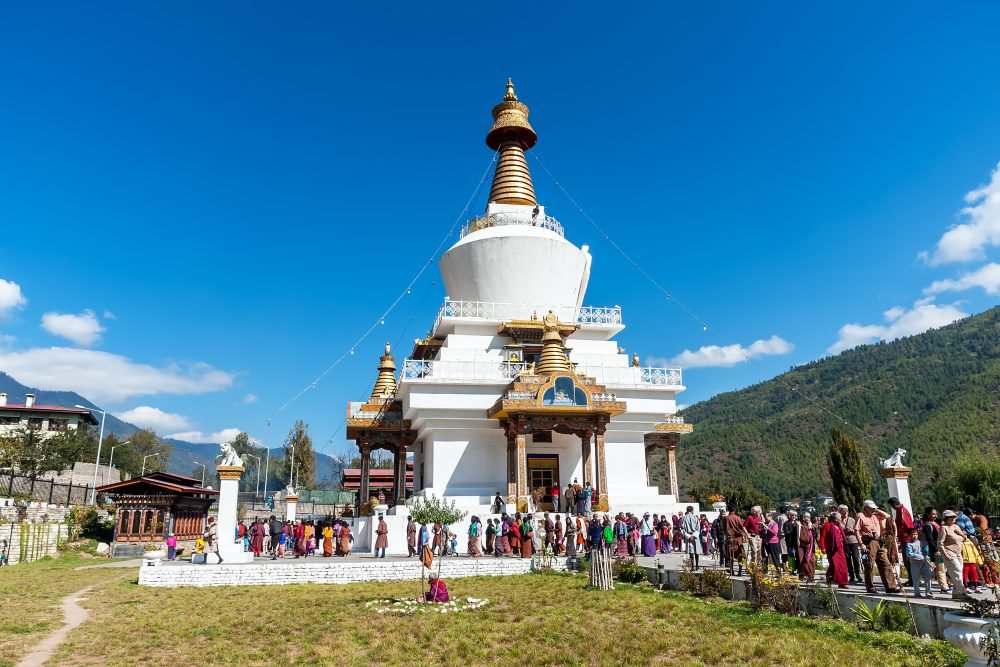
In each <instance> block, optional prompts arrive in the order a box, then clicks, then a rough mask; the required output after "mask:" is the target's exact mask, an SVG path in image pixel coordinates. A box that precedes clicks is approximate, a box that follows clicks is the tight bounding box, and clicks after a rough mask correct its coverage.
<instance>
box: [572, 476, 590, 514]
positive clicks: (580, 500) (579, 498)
mask: <svg viewBox="0 0 1000 667" xmlns="http://www.w3.org/2000/svg"><path fill="white" fill-rule="evenodd" d="M573 491H574V497H575V499H576V513H577V514H586V513H587V512H588V511H589V510H590V508H589V507H587V498H586V496H585V495H584V492H583V487H582V486H580V485H579V483H577V481H576V480H575V479H574V480H573Z"/></svg>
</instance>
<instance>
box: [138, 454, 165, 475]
mask: <svg viewBox="0 0 1000 667" xmlns="http://www.w3.org/2000/svg"><path fill="white" fill-rule="evenodd" d="M161 453H162V452H156V453H155V454H146V455H145V456H143V457H142V472H141V473H139V477H142V476H143V475H145V474H146V459H151V458H153V457H154V456H159V455H160V454H161Z"/></svg>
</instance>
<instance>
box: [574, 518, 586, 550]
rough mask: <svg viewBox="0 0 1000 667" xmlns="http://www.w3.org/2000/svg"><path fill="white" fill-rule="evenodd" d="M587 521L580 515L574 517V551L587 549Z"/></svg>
mask: <svg viewBox="0 0 1000 667" xmlns="http://www.w3.org/2000/svg"><path fill="white" fill-rule="evenodd" d="M587 544H588V543H587V521H586V520H585V519H583V518H582V517H581V516H580V515H577V517H576V552H577V553H580V552H581V551H584V552H585V551H587Z"/></svg>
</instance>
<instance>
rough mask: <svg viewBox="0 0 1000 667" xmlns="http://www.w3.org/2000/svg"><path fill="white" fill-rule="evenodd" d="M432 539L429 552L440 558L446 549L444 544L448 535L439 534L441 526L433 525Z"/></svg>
mask: <svg viewBox="0 0 1000 667" xmlns="http://www.w3.org/2000/svg"><path fill="white" fill-rule="evenodd" d="M433 530H434V539H433V541H432V542H431V551H432V552H434V555H435V556H441V555H443V554H444V552H445V550H446V547H445V542H447V541H448V534H447V533H445V534H443V535H442V534H441V524H439V523H435V524H434V528H433Z"/></svg>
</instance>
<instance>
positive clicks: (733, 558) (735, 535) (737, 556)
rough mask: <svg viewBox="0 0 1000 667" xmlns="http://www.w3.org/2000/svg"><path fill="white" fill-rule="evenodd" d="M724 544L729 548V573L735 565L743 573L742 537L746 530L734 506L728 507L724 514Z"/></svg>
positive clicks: (740, 573)
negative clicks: (727, 511)
mask: <svg viewBox="0 0 1000 667" xmlns="http://www.w3.org/2000/svg"><path fill="white" fill-rule="evenodd" d="M725 526H726V546H727V547H728V548H729V556H728V562H729V574H730V575H732V574H733V570H734V569H735V568H736V566H737V565H738V566H739V575H742V574H743V538H744V536H745V535H746V530H745V529H744V528H743V519H741V518H740V515H739V513H737V512H736V508H735V507H730V508H729V513H728V514H727V515H726V523H725Z"/></svg>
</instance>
